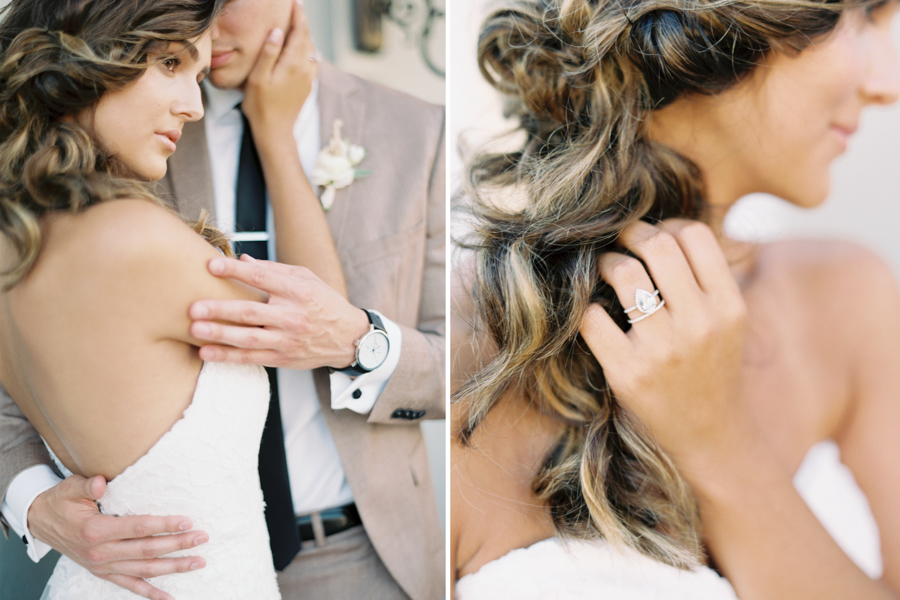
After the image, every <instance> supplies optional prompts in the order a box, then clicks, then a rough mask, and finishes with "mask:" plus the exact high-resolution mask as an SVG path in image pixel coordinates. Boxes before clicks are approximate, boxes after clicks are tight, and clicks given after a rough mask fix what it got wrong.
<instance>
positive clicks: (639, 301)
mask: <svg viewBox="0 0 900 600" xmlns="http://www.w3.org/2000/svg"><path fill="white" fill-rule="evenodd" d="M634 304H635V305H636V306H637V308H638V310H639V311H641V312H642V313H648V312H650V311H651V310H653V308H654V307H655V306H656V296H655V295H654V294H651V293H650V292H648V291H647V290H637V291H636V292H635V293H634Z"/></svg>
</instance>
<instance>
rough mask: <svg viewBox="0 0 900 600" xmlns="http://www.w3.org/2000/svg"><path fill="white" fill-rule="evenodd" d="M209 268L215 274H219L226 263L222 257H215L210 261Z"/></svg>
mask: <svg viewBox="0 0 900 600" xmlns="http://www.w3.org/2000/svg"><path fill="white" fill-rule="evenodd" d="M207 268H208V269H209V272H210V273H212V274H213V275H219V274H220V273H222V272H223V271H224V270H225V263H224V262H223V261H222V260H221V259H218V258H214V259H212V260H211V261H209V266H208V267H207Z"/></svg>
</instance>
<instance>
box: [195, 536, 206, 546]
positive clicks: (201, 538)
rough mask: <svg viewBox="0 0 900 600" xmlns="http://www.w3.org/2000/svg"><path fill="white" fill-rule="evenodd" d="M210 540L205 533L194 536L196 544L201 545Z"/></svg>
mask: <svg viewBox="0 0 900 600" xmlns="http://www.w3.org/2000/svg"><path fill="white" fill-rule="evenodd" d="M208 541H209V538H208V537H207V536H205V535H198V536H197V537H195V538H194V545H195V546H199V545H200V544H205V543H206V542H208Z"/></svg>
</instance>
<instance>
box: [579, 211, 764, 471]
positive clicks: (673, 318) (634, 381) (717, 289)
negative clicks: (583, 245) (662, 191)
mask: <svg viewBox="0 0 900 600" xmlns="http://www.w3.org/2000/svg"><path fill="white" fill-rule="evenodd" d="M619 242H620V243H621V245H622V246H624V247H625V248H627V249H628V250H629V251H630V252H632V253H633V254H634V255H635V256H637V257H639V258H640V259H641V260H640V261H639V260H637V259H635V258H632V257H629V256H626V255H624V254H620V253H615V252H610V253H607V254H604V255H603V256H602V257H601V259H600V276H601V277H602V278H603V280H604V281H606V282H607V283H608V284H610V285H611V286H612V287H613V289H614V290H615V292H616V295H617V296H618V298H619V301H620V302H621V303H622V306H623V307H625V308H626V309H627V308H630V307H632V306H634V305H635V304H636V299H635V292H636V290H638V289H642V290H646V291H647V292H649V293H651V294H653V292H654V291H655V290H656V289H658V290H659V296H658V297H657V300H659V299H664V300H665V305H664V306H662V307H660V308H658V309H657V310H656V311H655V312H652V314H649V315H646V316H645V318H643V319H641V320H640V322H635V323H634V324H633V325H632V327H631V329H630V330H629V331H628V332H627V333H625V332H623V331H622V330H621V329H620V328H619V326H618V325H616V324H615V322H614V321H613V319H612V318H611V317H610V316H609V314H607V313H606V311H605V310H604V309H603V308H602V307H601V306H600V305H598V304H592V305H591V306H590V308H589V309H588V311H587V312H586V314H585V316H584V320H583V321H582V325H581V334H582V336H583V337H584V339H585V341H586V342H587V344H588V346H589V347H590V349H591V352H593V354H594V356H595V357H596V358H597V360H598V362H599V363H600V365H601V366H602V367H603V371H604V374H605V376H606V379H607V382H608V383H609V386H610V388H611V389H612V390H613V393H614V394H615V397H616V398H617V399H618V401H619V402H620V403H621V404H622V405H623V406H624V407H625V408H626V409H628V410H629V411H631V412H632V413H633V414H635V415H636V416H637V417H638V418H639V419H640V420H641V421H642V422H643V423H644V424H645V425H646V426H647V427H649V429H650V431H651V433H652V434H653V436H654V438H655V439H656V440H657V442H658V443H659V444H660V445H661V446H662V447H663V448H664V449H665V450H666V451H667V452H669V454H670V455H671V456H672V457H673V459H674V460H675V461H676V463H677V464H679V466H680V467H682V470H683V471H690V470H697V469H704V468H705V467H706V466H709V465H708V464H707V461H708V460H709V459H710V458H713V459H714V457H715V454H716V453H717V452H720V451H725V452H727V451H729V450H730V448H729V445H730V444H734V443H740V440H741V439H742V434H743V433H745V432H746V431H747V430H748V426H750V427H752V425H751V422H750V420H749V415H748V412H747V411H746V410H745V407H744V403H743V401H742V398H741V384H740V381H741V370H740V367H741V356H742V351H743V342H744V330H745V323H746V306H745V304H744V300H743V297H742V296H741V291H740V289H739V287H738V285H737V282H736V281H735V279H734V276H733V275H732V273H731V271H730V269H729V265H728V262H727V260H726V258H725V256H724V254H723V253H722V250H721V248H720V247H719V244H718V242H717V240H716V237H715V235H714V234H713V232H712V231H711V230H710V229H709V228H708V227H707V226H706V225H704V224H702V223H700V222H696V221H686V220H668V221H663V222H661V223H659V224H658V225H656V226H654V225H650V224H648V223H644V222H641V221H639V222H636V223H633V224H631V225H629V226H628V227H627V228H626V229H625V230H624V231H623V232H622V234H621V236H620V237H619ZM641 261H643V262H644V264H646V265H647V268H646V269H645V268H644V265H642V264H641ZM648 270H649V273H648ZM651 276H652V280H651ZM628 316H629V318H630V319H632V320H633V319H636V318H638V317H641V316H644V315H643V314H642V312H640V311H639V310H634V311H629V313H628ZM685 467H686V469H685ZM684 474H685V476H686V477H688V479H689V480H690V476H689V474H688V473H687V472H685V473H684Z"/></svg>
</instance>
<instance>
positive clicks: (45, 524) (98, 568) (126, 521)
mask: <svg viewBox="0 0 900 600" xmlns="http://www.w3.org/2000/svg"><path fill="white" fill-rule="evenodd" d="M105 491H106V481H105V480H104V479H103V478H102V477H99V476H98V477H93V478H91V479H88V478H85V477H81V476H80V475H72V476H71V477H69V478H67V479H65V480H64V481H62V482H61V483H59V484H57V485H56V486H55V487H52V488H50V489H49V490H47V491H46V492H44V493H42V494H40V495H39V496H38V497H37V498H35V499H34V502H33V503H32V504H31V508H29V509H28V528H29V530H30V531H31V534H32V535H33V536H34V537H35V538H36V539H38V540H40V541H42V542H44V543H45V544H48V545H49V546H51V547H53V548H54V549H56V550H58V551H59V552H61V553H63V554H65V555H66V556H68V557H69V558H71V559H72V560H74V561H75V562H77V563H78V564H80V565H81V566H83V567H84V568H85V569H87V570H88V571H90V572H91V573H92V574H94V575H95V576H97V577H99V578H101V579H105V580H107V581H109V582H111V583H114V584H116V585H118V586H120V587H122V588H125V589H126V590H130V591H132V592H134V593H135V594H138V595H139V596H143V597H144V598H149V599H150V600H172V597H171V596H170V595H169V594H166V593H165V592H163V591H161V590H159V589H157V588H155V587H153V585H151V584H150V583H148V582H146V581H144V580H145V579H148V578H151V577H158V576H159V575H167V574H170V573H185V572H187V571H193V570H196V569H200V568H203V567H204V566H206V562H205V561H204V560H203V559H202V558H199V557H196V556H183V557H179V558H158V557H160V556H163V555H165V554H169V553H171V552H175V551H176V550H187V549H189V548H193V547H195V546H199V545H200V544H204V543H206V542H207V541H208V539H209V538H208V536H207V535H206V533H204V532H202V531H188V530H190V528H191V527H192V525H191V521H190V519H188V518H186V517H174V516H173V517H153V516H146V515H145V516H126V517H114V516H110V515H104V514H102V513H101V512H100V509H99V508H98V507H97V501H98V500H100V499H101V498H102V497H103V494H104V493H105ZM160 534H172V535H160Z"/></svg>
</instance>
